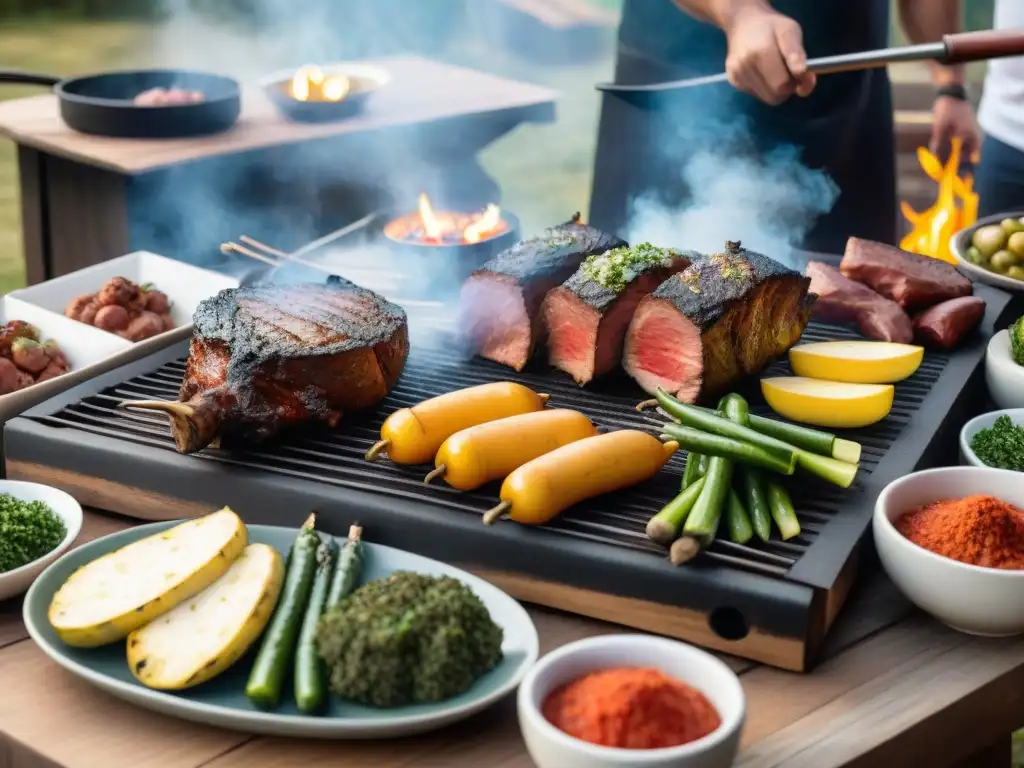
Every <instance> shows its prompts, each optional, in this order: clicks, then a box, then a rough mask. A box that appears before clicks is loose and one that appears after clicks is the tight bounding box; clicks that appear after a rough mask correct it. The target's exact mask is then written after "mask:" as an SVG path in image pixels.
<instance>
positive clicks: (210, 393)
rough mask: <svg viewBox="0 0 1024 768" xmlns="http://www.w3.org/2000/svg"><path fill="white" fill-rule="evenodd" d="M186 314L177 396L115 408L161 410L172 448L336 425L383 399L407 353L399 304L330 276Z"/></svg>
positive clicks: (225, 299)
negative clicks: (190, 326) (188, 335)
mask: <svg viewBox="0 0 1024 768" xmlns="http://www.w3.org/2000/svg"><path fill="white" fill-rule="evenodd" d="M193 320H194V323H195V332H194V335H193V337H192V341H191V343H190V345H189V355H188V363H187V365H186V367H185V378H184V379H183V380H182V382H181V390H180V392H179V395H178V402H166V401H162V400H156V401H133V402H126V403H123V404H122V405H123V407H125V408H144V409H151V410H158V411H162V412H163V413H165V414H167V416H168V417H169V418H170V421H171V433H172V434H173V436H174V442H175V445H176V446H177V449H178V451H179V452H180V453H194V452H195V451H199V450H202V449H203V448H204V447H206V446H207V445H209V444H210V443H211V442H213V441H214V440H215V439H216V438H220V437H222V436H223V437H224V438H225V441H226V442H227V441H230V443H236V442H239V443H241V442H245V441H259V440H264V439H266V438H268V437H271V436H272V435H274V434H276V433H277V432H278V431H279V430H281V429H283V428H285V427H288V426H292V425H297V424H300V423H303V422H315V421H319V422H325V423H327V424H328V425H330V426H334V425H335V424H336V423H337V422H338V419H340V418H341V415H342V413H343V412H346V411H357V410H361V409H364V408H369V407H371V406H374V405H376V404H377V403H379V402H380V401H381V400H383V399H384V398H385V397H387V395H388V393H389V392H390V391H391V389H392V387H393V386H394V385H395V382H397V381H398V377H399V376H400V375H401V373H402V369H403V368H404V367H405V361H406V358H407V357H408V355H409V334H408V325H407V321H406V316H405V312H404V311H403V310H402V308H401V307H398V306H396V305H395V304H392V303H390V302H389V301H387V300H385V299H384V298H383V297H381V296H379V295H377V294H376V293H374V292H373V291H368V290H366V289H364V288H360V287H358V286H356V285H354V284H352V283H350V282H348V281H347V280H343V279H341V278H337V277H331V278H330V279H329V280H328V282H327V283H326V284H316V283H302V284H297V285H287V286H276V287H275V286H257V287H252V288H237V289H229V290H225V291H221V292H220V293H219V294H217V295H216V296H214V297H213V298H210V299H207V300H205V301H203V302H202V303H201V304H200V305H199V307H198V308H197V309H196V313H195V316H194V318H193Z"/></svg>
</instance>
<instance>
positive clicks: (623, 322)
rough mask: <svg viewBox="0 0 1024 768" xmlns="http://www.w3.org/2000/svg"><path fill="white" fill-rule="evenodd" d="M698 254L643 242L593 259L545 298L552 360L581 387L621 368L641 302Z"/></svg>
mask: <svg viewBox="0 0 1024 768" xmlns="http://www.w3.org/2000/svg"><path fill="white" fill-rule="evenodd" d="M696 255H697V254H693V253H691V254H683V253H679V252H678V251H673V250H670V249H667V248H655V247H654V246H652V245H650V244H647V243H644V244H643V245H639V246H636V247H633V248H625V247H624V248H615V249H613V250H611V251H606V252H605V253H601V254H597V255H595V256H590V257H588V258H587V260H586V261H584V262H583V265H582V266H581V267H580V268H579V269H578V270H576V272H575V273H574V274H573V276H572V277H570V278H569V279H568V280H566V281H565V282H564V283H562V285H560V286H559V287H557V288H554V289H552V290H551V291H550V292H549V293H548V295H547V298H545V299H544V305H543V308H542V312H543V318H544V325H545V327H546V329H547V346H548V361H549V362H550V363H551V365H552V366H554V367H555V368H558V369H559V370H562V371H565V372H566V373H568V374H569V375H570V376H572V377H573V379H575V380H576V383H577V384H579V385H580V386H583V385H584V384H586V383H587V382H589V381H590V380H591V379H593V378H594V377H596V376H601V375H603V374H606V373H608V372H609V371H611V370H613V369H614V368H617V367H618V365H619V362H620V361H621V360H622V345H623V341H624V340H625V337H626V329H627V328H628V327H629V323H630V321H631V320H632V319H633V313H634V312H635V311H636V308H637V305H639V303H640V300H641V299H642V298H643V297H644V296H646V295H647V294H649V293H651V292H652V291H653V290H655V289H656V288H657V287H658V286H659V285H661V284H662V283H663V282H664V281H665V280H666V279H667V278H669V277H671V276H672V275H674V274H675V273H676V272H681V271H682V270H684V269H686V268H687V267H688V266H690V262H691V258H692V257H693V256H696Z"/></svg>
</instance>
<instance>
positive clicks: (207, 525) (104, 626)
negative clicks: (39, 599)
mask: <svg viewBox="0 0 1024 768" xmlns="http://www.w3.org/2000/svg"><path fill="white" fill-rule="evenodd" d="M246 543H248V532H247V531H246V529H245V524H244V523H243V522H242V520H241V519H240V518H239V517H238V515H236V514H235V513H234V512H232V511H231V510H230V509H228V508H227V507H225V508H224V509H221V510H220V511H218V512H214V513H213V514H210V515H205V516H204V517H200V518H196V519H195V520H189V521H188V522H184V523H181V524H179V525H176V526H174V527H173V528H168V529H167V530H166V531H162V532H161V533H156V534H153V535H152V536H147V537H146V538H144V539H139V540H138V541H134V542H132V543H131V544H128V545H127V546H124V547H122V548H121V549H118V550H116V551H114V552H111V553H110V554H107V555H104V556H103V557H100V558H98V559H96V560H93V561H92V562H91V563H88V564H86V565H84V566H82V567H81V568H79V569H78V570H77V571H75V572H74V573H73V574H71V576H69V577H68V580H67V581H65V582H64V584H63V586H61V588H60V589H58V590H57V593H56V594H55V595H54V596H53V600H52V601H51V602H50V610H49V619H50V624H51V626H52V627H53V628H54V630H55V631H56V632H57V635H58V636H59V637H60V639H61V640H63V641H64V642H65V643H67V644H68V645H73V646H77V647H79V648H92V647H95V646H98V645H106V644H107V643H113V642H115V641H117V640H123V639H124V638H126V637H127V636H128V634H129V633H130V632H132V631H133V630H135V629H138V628H139V627H141V626H143V625H144V624H147V623H148V622H150V621H152V620H153V619H155V618H156V617H157V616H160V615H161V614H163V613H166V612H167V611H169V610H171V609H172V608H173V607H174V606H176V605H177V604H178V603H180V602H181V601H182V600H185V599H187V598H189V597H192V595H195V594H198V593H199V592H201V591H203V590H204V589H206V587H208V586H210V584H212V583H213V582H215V581H216V580H217V579H219V578H220V577H221V576H222V575H223V574H224V572H225V571H227V569H228V568H229V567H230V566H231V563H232V562H233V561H234V560H235V558H237V557H238V556H239V555H240V554H241V553H242V550H243V549H245V545H246Z"/></svg>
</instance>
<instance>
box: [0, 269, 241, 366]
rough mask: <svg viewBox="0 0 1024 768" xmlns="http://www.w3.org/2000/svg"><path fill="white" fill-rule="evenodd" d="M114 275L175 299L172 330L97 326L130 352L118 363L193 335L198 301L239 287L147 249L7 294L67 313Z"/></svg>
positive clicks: (233, 281)
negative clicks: (119, 330) (133, 331)
mask: <svg viewBox="0 0 1024 768" xmlns="http://www.w3.org/2000/svg"><path fill="white" fill-rule="evenodd" d="M112 277H124V278H127V279H128V280H131V281H132V282H133V283H136V284H139V285H145V284H147V283H148V284H151V285H152V286H153V287H154V288H155V289H157V290H158V291H163V292H164V293H165V294H167V298H168V299H170V302H171V317H172V318H173V319H174V323H175V326H176V327H175V328H173V329H171V330H169V331H164V332H163V333H160V334H157V335H156V336H152V337H150V338H148V339H144V340H142V341H138V342H134V343H133V342H130V341H127V340H125V339H122V338H121V337H120V336H116V335H115V334H112V333H108V332H107V331H98V332H99V333H102V334H104V335H107V336H110V337H111V338H113V339H116V340H117V341H118V343H119V345H120V348H121V349H124V350H129V351H130V352H131V354H130V355H129V356H127V357H125V358H123V359H122V360H121V361H120V362H119V363H118V364H123V363H125V362H128V361H130V360H136V359H138V358H140V357H145V356H146V355H149V354H152V353H153V352H156V351H158V350H160V349H163V348H164V347H167V346H170V345H171V344H174V343H176V342H178V341H181V340H182V339H187V338H188V337H189V336H191V335H192V315H193V313H195V311H196V307H197V306H199V302H201V301H202V300H203V299H208V298H209V297H211V296H213V295H215V294H216V293H217V292H218V291H221V290H223V289H225V288H237V287H238V280H237V278H234V277H229V276H227V275H222V274H220V273H219V272H212V271H210V270H208V269H201V268H199V267H195V266H193V265H191V264H186V263H185V262H182V261H175V260H174V259H168V258H166V257H164V256H158V255H157V254H155V253H150V252H149V251H136V252H134V253H129V254H128V255H126V256H119V257H118V258H116V259H111V260H110V261H105V262H103V263H102V264H94V265H93V266H91V267H86V268H84V269H79V270H78V271H76V272H71V273H69V274H67V275H61V276H60V277H56V278H54V279H53V280H47V281H46V282H45V283H39V284H38V285H30V286H29V287H28V288H20V289H18V290H16V291H11V293H10V294H8V295H9V296H10V298H11V299H14V300H16V301H18V302H23V303H27V304H32V305H34V306H36V307H40V308H42V309H45V310H49V311H50V312H54V313H56V314H59V315H61V316H62V317H63V316H64V308H65V307H66V306H67V305H68V303H69V302H70V301H71V300H72V299H73V298H75V297H76V296H81V295H82V294H84V293H95V292H96V291H98V290H99V289H100V288H101V287H102V286H103V284H104V283H105V282H107V280H109V279H110V278H112ZM69 322H77V321H69ZM77 324H78V325H82V323H77ZM87 327H91V326H87ZM94 330H98V329H94Z"/></svg>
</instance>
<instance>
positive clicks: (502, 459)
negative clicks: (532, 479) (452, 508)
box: [424, 408, 597, 491]
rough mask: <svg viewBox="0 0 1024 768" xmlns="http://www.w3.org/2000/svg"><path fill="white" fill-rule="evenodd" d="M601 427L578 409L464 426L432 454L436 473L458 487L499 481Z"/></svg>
mask: <svg viewBox="0 0 1024 768" xmlns="http://www.w3.org/2000/svg"><path fill="white" fill-rule="evenodd" d="M596 434H597V428H596V427H595V426H594V425H593V424H592V423H591V422H590V419H588V418H587V417H586V416H584V415H583V414H582V413H580V412H579V411H570V410H567V409H564V408H548V409H545V410H543V411H537V412H535V413H524V414H520V415H519V416H509V417H508V418H505V419H498V420H497V421H488V422H486V423H485V424H477V425H476V426H475V427H470V428H469V429H463V430H462V431H460V432H456V433H455V434H454V435H452V436H451V437H449V438H448V439H447V440H445V441H444V444H443V445H442V446H441V448H440V450H439V451H438V452H437V456H436V457H435V458H434V465H435V467H436V469H435V470H434V471H433V472H431V473H430V474H429V475H427V477H426V479H425V480H424V482H427V483H429V482H430V481H431V480H433V479H434V478H437V477H444V479H445V482H446V483H448V485H450V486H451V487H452V488H457V489H459V490H460V491H472V490H474V489H476V488H479V487H480V486H482V485H485V484H487V483H489V482H491V481H492V480H501V479H502V478H504V477H507V476H508V474H509V473H510V472H512V471H513V470H515V469H517V468H518V467H521V466H522V465H523V464H525V463H526V462H528V461H532V460H533V459H536V458H537V457H538V456H543V455H544V454H545V453H550V452H551V451H553V450H555V449H556V448H561V447H562V446H563V445H568V444H569V443H572V442H575V441H576V440H583V439H584V438H587V437H593V436H594V435H596Z"/></svg>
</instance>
